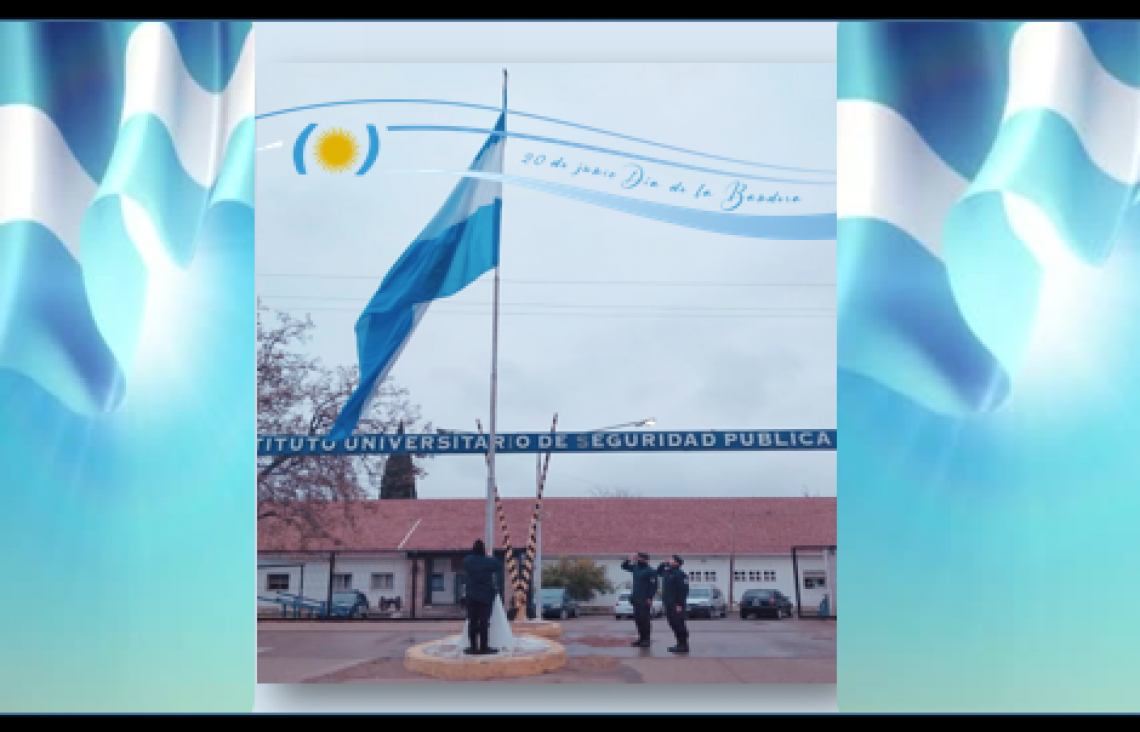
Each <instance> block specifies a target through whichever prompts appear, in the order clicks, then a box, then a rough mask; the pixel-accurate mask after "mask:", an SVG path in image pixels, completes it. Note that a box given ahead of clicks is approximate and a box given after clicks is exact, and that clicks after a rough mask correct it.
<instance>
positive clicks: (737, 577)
mask: <svg viewBox="0 0 1140 732" xmlns="http://www.w3.org/2000/svg"><path fill="white" fill-rule="evenodd" d="M748 574H749V577H748V579H750V580H751V579H752V576H751V575H753V574H756V573H755V572H749V573H748ZM732 581H733V582H743V581H744V572H741V571H736V572H733V573H732Z"/></svg>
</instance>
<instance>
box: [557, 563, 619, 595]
mask: <svg viewBox="0 0 1140 732" xmlns="http://www.w3.org/2000/svg"><path fill="white" fill-rule="evenodd" d="M542 586H543V587H561V588H565V589H566V594H568V595H570V597H571V598H573V599H575V600H580V601H582V602H589V601H590V600H593V599H594V595H595V594H596V593H598V592H613V589H614V587H613V585H612V584H610V581H609V579H608V578H607V577H606V570H605V568H604V567H599V566H598V565H597V564H595V563H594V560H593V559H570V558H569V557H562V558H561V559H559V560H558V563H557V564H553V565H550V566H545V567H543V568H542Z"/></svg>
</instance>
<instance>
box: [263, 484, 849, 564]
mask: <svg viewBox="0 0 1140 732" xmlns="http://www.w3.org/2000/svg"><path fill="white" fill-rule="evenodd" d="M503 504H504V512H505V514H506V521H507V530H508V531H509V532H510V536H511V543H512V544H513V545H514V546H515V547H516V548H522V547H525V546H526V543H527V538H528V535H529V532H530V522H531V517H532V516H533V514H534V507H535V501H534V499H527V498H507V499H504V500H503ZM341 505H343V504H341ZM352 507H353V509H354V510H353V511H352V514H353V516H354V518H353V520H352V522H351V524H350V522H349V521H347V520H346V519H345V518H344V513H343V510H344V509H343V508H334V507H326V508H325V509H324V511H325V512H326V513H324V514H323V515H325V516H326V517H327V518H326V519H325V520H324V521H323V527H324V529H325V531H326V532H327V534H328V536H327V537H326V538H321V539H309V540H308V541H305V542H302V541H301V539H300V535H299V534H298V533H297V532H296V531H295V530H293V529H289V528H287V527H284V526H283V525H282V524H279V523H270V522H272V521H273V519H267V520H263V521H262V522H260V523H261V525H260V526H259V527H258V549H259V550H261V551H291V550H298V549H321V550H341V551H345V550H357V551H361V550H386V551H392V550H397V549H400V548H401V546H400V545H401V543H402V542H403V546H402V550H404V551H410V550H467V549H469V548H470V547H471V544H472V542H474V540H475V539H478V538H481V537H482V536H483V534H484V528H483V527H484V521H485V513H484V511H485V509H486V502H485V501H483V500H481V499H430V498H420V499H402V500H395V499H389V500H384V501H379V500H376V501H361V502H358V503H356V504H353V506H352ZM542 507H543V513H544V514H545V518H544V520H543V526H542V551H543V553H544V554H550V555H599V554H603V555H604V554H613V555H620V556H624V555H626V554H629V553H630V552H637V551H640V552H646V553H648V554H649V555H650V556H651V557H654V558H656V557H658V556H663V555H667V554H674V553H675V554H681V555H685V554H728V553H730V552H731V551H732V548H733V533H734V532H733V516H734V515H735V550H736V552H737V553H743V554H787V553H790V552H791V548H792V546H795V545H801V546H802V545H834V544H836V499H835V498H547V499H544V500H543V503H542ZM498 525H499V522H498V517H497V516H496V518H495V532H496V544H497V545H501V543H502V539H501V537H500V536H499V528H498ZM413 527H414V528H415V530H414V531H413V530H412V529H413ZM409 532H410V535H409ZM405 539H406V541H405Z"/></svg>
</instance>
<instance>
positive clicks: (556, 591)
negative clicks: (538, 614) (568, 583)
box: [540, 587, 578, 620]
mask: <svg viewBox="0 0 1140 732" xmlns="http://www.w3.org/2000/svg"><path fill="white" fill-rule="evenodd" d="M540 597H541V598H542V617H544V618H551V617H553V618H560V619H562V620H565V619H566V618H576V617H578V601H577V600H572V599H570V593H568V592H567V591H566V590H564V589H562V588H550V587H543V588H542V594H541V595H540Z"/></svg>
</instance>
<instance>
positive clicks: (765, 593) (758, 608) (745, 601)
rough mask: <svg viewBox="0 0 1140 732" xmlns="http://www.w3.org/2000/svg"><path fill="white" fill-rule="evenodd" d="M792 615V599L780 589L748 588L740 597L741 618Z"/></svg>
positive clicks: (787, 616) (777, 617)
mask: <svg viewBox="0 0 1140 732" xmlns="http://www.w3.org/2000/svg"><path fill="white" fill-rule="evenodd" d="M753 616H755V617H774V618H775V619H777V620H779V619H780V618H785V617H786V618H790V617H792V601H791V599H789V598H788V596H787V595H785V594H784V593H782V592H780V591H779V590H747V591H745V593H744V594H743V595H742V596H741V597H740V619H741V620H746V619H748V618H750V617H753Z"/></svg>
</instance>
